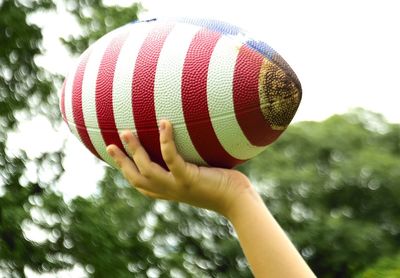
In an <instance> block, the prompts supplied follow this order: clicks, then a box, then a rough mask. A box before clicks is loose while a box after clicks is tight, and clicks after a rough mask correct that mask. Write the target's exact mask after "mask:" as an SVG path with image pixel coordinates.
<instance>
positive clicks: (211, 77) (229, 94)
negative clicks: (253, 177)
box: [207, 36, 265, 160]
mask: <svg viewBox="0 0 400 278" xmlns="http://www.w3.org/2000/svg"><path fill="white" fill-rule="evenodd" d="M240 47H241V44H240V42H237V41H235V40H232V39H231V38H230V37H226V36H223V37H221V39H220V40H219V41H218V43H217V45H216V47H215V49H214V51H213V54H212V56H211V60H210V64H209V68H208V79H207V99H208V110H209V113H210V117H211V122H212V125H213V128H214V131H215V133H216V135H217V137H218V140H219V141H220V143H221V145H222V146H223V147H224V149H225V150H226V151H227V152H228V153H229V154H230V155H231V156H233V157H235V158H237V159H242V160H245V159H249V158H251V157H253V156H255V155H257V154H258V153H260V152H262V151H263V150H264V149H265V147H257V146H253V145H252V144H251V143H250V142H249V141H248V140H247V138H246V136H245V135H244V134H243V131H242V129H241V128H240V125H239V123H238V121H237V120H236V117H235V110H234V104H233V76H234V71H235V64H236V59H237V56H238V53H239V49H240ZM221 61H223V63H221Z"/></svg>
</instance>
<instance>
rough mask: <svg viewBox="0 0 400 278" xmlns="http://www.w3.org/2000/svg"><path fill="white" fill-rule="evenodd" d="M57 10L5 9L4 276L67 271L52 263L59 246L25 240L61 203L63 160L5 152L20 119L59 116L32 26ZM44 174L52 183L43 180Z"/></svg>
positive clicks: (0, 105)
mask: <svg viewBox="0 0 400 278" xmlns="http://www.w3.org/2000/svg"><path fill="white" fill-rule="evenodd" d="M52 7H53V4H52V2H51V1H47V0H41V1H11V0H6V1H1V3H0V45H1V47H0V130H1V131H0V273H1V274H0V275H1V276H9V277H24V276H25V274H24V268H25V267H30V268H31V269H34V270H37V271H48V270H57V269H61V268H65V267H66V266H67V265H68V264H66V263H65V262H61V261H56V260H51V259H50V258H51V257H52V256H54V255H55V254H56V253H58V252H59V251H58V249H59V248H58V246H57V244H56V243H54V242H44V243H36V242H33V241H31V240H28V239H27V236H28V235H27V234H26V231H27V229H26V227H32V226H33V225H35V222H36V221H35V220H34V219H33V217H32V214H31V212H32V210H34V209H37V208H38V207H40V206H41V205H42V203H43V199H44V198H49V199H52V200H53V201H55V200H58V203H60V202H62V199H61V198H60V197H59V196H57V195H55V194H54V193H52V192H51V191H49V190H47V188H48V187H49V186H50V185H51V184H52V183H53V182H54V181H55V180H57V179H58V178H59V176H60V174H61V172H62V167H61V160H62V154H61V153H51V154H50V153H49V154H43V155H41V156H40V157H36V158H28V157H27V155H26V154H25V152H23V151H21V152H19V153H17V154H10V152H9V151H8V150H7V148H6V146H7V134H8V132H10V131H12V130H13V129H15V128H16V127H17V126H18V117H19V118H24V117H25V118H28V117H29V116H31V115H35V114H37V113H41V114H45V115H46V116H47V117H48V118H49V119H52V120H54V119H55V118H57V116H58V114H59V113H58V109H57V97H56V95H55V94H54V87H53V83H52V79H51V76H50V75H49V74H48V73H46V72H45V71H44V70H43V69H42V68H40V67H38V66H37V65H36V64H35V61H34V58H35V56H36V55H40V54H41V53H42V48H41V42H42V34H41V30H40V28H39V27H37V26H35V25H33V24H31V23H28V20H27V18H28V16H29V15H30V14H31V13H32V12H35V11H38V10H47V9H51V8H52ZM39 103H40V105H38V104H39ZM55 111H57V112H55ZM49 165H51V167H49ZM29 171H30V172H31V173H32V172H33V173H35V172H36V176H35V175H32V174H30V177H28V172H29ZM44 172H46V176H47V177H48V179H47V180H44V179H42V178H41V174H43V173H44Z"/></svg>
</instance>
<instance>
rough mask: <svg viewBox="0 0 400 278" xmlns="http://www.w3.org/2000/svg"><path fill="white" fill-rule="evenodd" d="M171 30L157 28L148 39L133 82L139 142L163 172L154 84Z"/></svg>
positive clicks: (165, 166) (133, 98) (133, 101)
mask: <svg viewBox="0 0 400 278" xmlns="http://www.w3.org/2000/svg"><path fill="white" fill-rule="evenodd" d="M160 28H162V29H160ZM171 29H172V26H169V25H167V26H164V27H156V28H155V29H153V30H152V31H151V32H150V33H149V34H148V35H147V37H146V39H145V41H144V42H143V45H142V47H141V48H140V50H139V53H138V57H137V60H136V64H135V70H134V73H133V80H132V106H133V109H132V110H133V118H134V120H135V126H136V131H137V135H138V138H139V140H140V142H141V143H142V145H143V147H144V148H145V149H146V151H147V152H148V154H149V155H150V157H151V159H152V160H153V161H154V162H157V163H158V164H160V165H161V166H163V167H164V168H167V165H166V164H165V162H164V160H163V158H162V155H161V148H160V139H159V131H158V124H157V118H156V111H155V106H154V80H155V75H156V69H157V63H158V58H159V56H160V52H161V49H162V47H163V45H164V42H165V40H166V38H167V36H168V34H169V33H170V31H171Z"/></svg>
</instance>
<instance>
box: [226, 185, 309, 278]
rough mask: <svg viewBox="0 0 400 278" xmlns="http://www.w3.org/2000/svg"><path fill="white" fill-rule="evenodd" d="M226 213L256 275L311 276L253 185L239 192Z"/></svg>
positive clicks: (280, 277) (280, 276)
mask: <svg viewBox="0 0 400 278" xmlns="http://www.w3.org/2000/svg"><path fill="white" fill-rule="evenodd" d="M227 217H228V219H229V220H230V221H231V223H232V224H233V226H234V228H235V230H236V233H237V235H238V237H239V241H240V244H241V246H242V249H243V251H244V254H245V256H246V258H247V260H248V262H249V264H250V266H251V268H252V271H253V273H254V275H255V276H256V277H262V278H263V277H279V278H282V277H288V278H290V277H296V278H297V277H315V275H314V274H313V273H312V271H311V269H310V268H309V267H308V265H307V264H306V263H305V261H304V260H303V258H302V257H301V256H300V254H299V252H298V251H297V250H296V248H295V247H294V245H293V244H292V242H291V241H290V240H289V238H288V237H287V236H286V234H285V232H284V231H283V230H282V228H281V227H280V226H279V224H278V223H277V222H276V221H275V219H274V217H273V216H272V215H271V213H270V212H269V210H268V209H267V207H266V206H265V204H264V202H263V201H262V199H261V197H260V196H259V195H258V194H257V193H256V192H255V190H254V189H250V190H249V191H248V192H246V193H244V194H243V196H240V198H239V199H238V200H237V202H236V204H235V205H234V206H232V208H231V209H230V211H229V213H228V215H227Z"/></svg>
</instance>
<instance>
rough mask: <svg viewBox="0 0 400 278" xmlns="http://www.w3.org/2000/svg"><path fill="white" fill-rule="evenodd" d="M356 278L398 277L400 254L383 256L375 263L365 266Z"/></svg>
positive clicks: (399, 275) (399, 273)
mask: <svg viewBox="0 0 400 278" xmlns="http://www.w3.org/2000/svg"><path fill="white" fill-rule="evenodd" d="M356 277H357V278H375V277H385V278H398V277H400V255H399V254H398V255H396V256H394V257H384V258H382V259H379V260H378V262H377V263H375V264H374V265H372V266H371V267H369V268H367V269H366V270H365V271H363V272H361V273H360V274H359V275H357V276H356Z"/></svg>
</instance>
